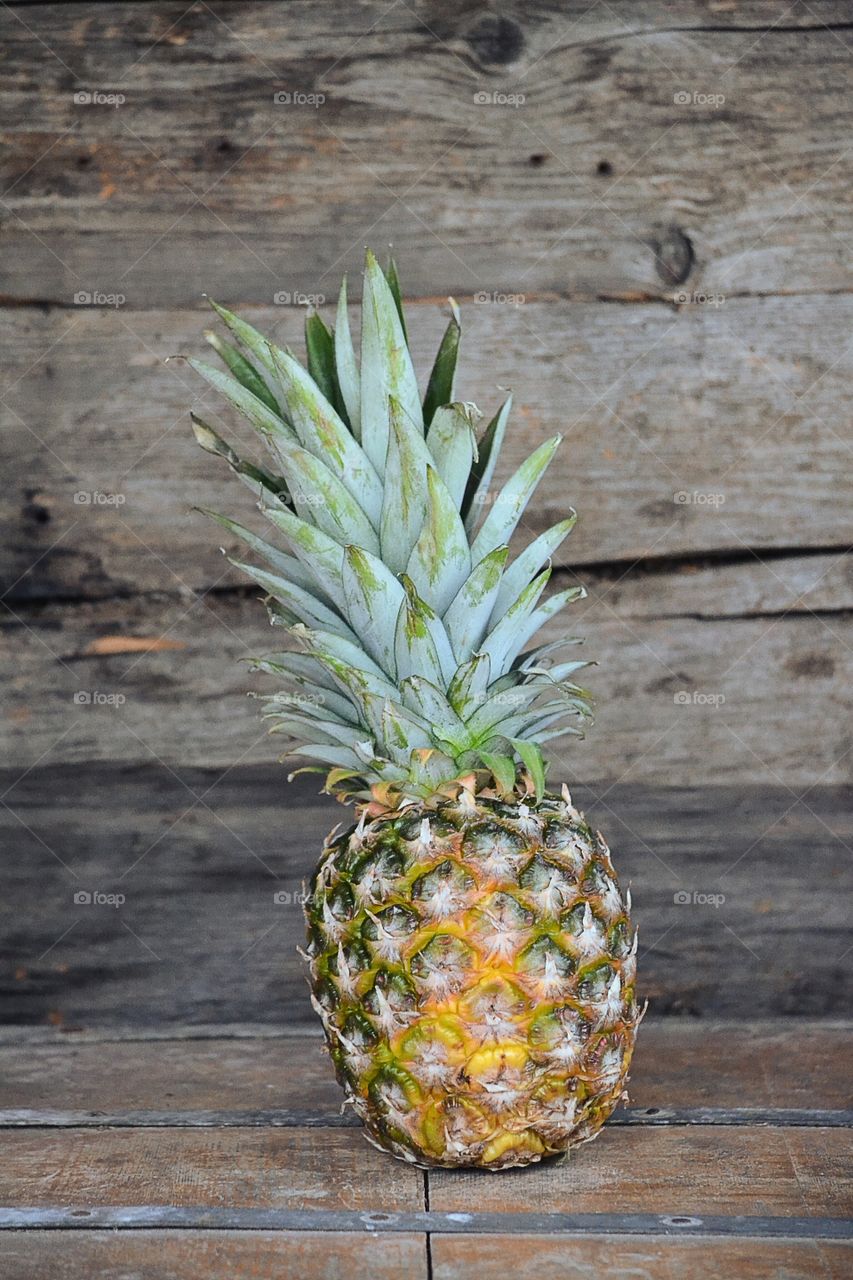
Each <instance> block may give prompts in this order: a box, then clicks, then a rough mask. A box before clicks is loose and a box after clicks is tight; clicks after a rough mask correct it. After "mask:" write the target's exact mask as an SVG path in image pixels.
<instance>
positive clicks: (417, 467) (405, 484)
mask: <svg viewBox="0 0 853 1280" xmlns="http://www.w3.org/2000/svg"><path fill="white" fill-rule="evenodd" d="M389 410H390V423H391V430H390V435H389V439H388V462H387V466H386V468H385V492H384V496H383V500H382V519H381V521H380V542H381V545H382V558H383V560H384V561H385V563H386V564H387V565H388V567H389V569H390V570H391V571H392V573H402V572H403V570H404V569H405V568H406V566H407V564H408V563H409V558H410V556H411V554H412V551H413V549H414V546H415V543H416V542H417V540H418V538H419V537H420V533H421V530H422V529H423V527H424V521H425V520H426V517H427V511H428V509H429V491H428V489H427V468H428V467H429V465H430V461H431V459H430V454H429V450H428V449H427V447H426V444H425V442H424V438H423V436H422V435H421V434H420V432H418V431H416V429H415V428H414V426H413V425H412V423H411V422H410V421H409V419H408V418H407V417H406V414H405V413H404V411H403V408H402V405H401V404H400V402H399V400H396V399H394V398H393V397H392V398H391V401H390V405H389Z"/></svg>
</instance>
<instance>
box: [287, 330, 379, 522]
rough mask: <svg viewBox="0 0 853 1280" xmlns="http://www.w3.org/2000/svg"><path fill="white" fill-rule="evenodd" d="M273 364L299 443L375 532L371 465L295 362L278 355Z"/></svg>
mask: <svg viewBox="0 0 853 1280" xmlns="http://www.w3.org/2000/svg"><path fill="white" fill-rule="evenodd" d="M273 363H274V365H275V369H276V374H277V375H278V379H279V382H280V384H281V388H282V392H283V394H284V399H285V403H286V404H287V411H288V413H289V415H290V418H291V421H292V422H293V429H294V431H295V432H296V434H297V435H298V437H299V442H300V444H301V445H302V446H303V448H305V449H307V450H308V451H309V452H310V453H313V454H314V456H315V457H316V458H319V459H320V461H321V462H323V463H325V465H326V466H327V467H328V468H329V470H330V471H331V472H332V473H333V474H334V475H335V476H336V477H337V478H338V480H340V482H341V483H342V484H343V486H344V487H345V488H346V489H347V490H348V491H349V493H350V494H351V496H352V497H353V498H354V500H355V501H356V502H357V503H358V505H359V506H360V507H361V509H362V510H363V511H364V513H365V515H366V516H367V518H368V520H369V521H370V523H371V524H372V525H373V527H374V529H377V530H378V528H379V517H380V514H381V512H382V482H381V480H380V479H379V476H378V475H377V474H376V471H375V469H374V467H373V465H372V463H371V462H370V460H369V459H368V457H367V456H366V454H365V453H364V452H363V450H362V449H361V447H360V445H359V444H358V443H357V442H356V441H355V440H354V439H353V438H352V435H351V434H350V432H349V431H348V430H347V427H346V426H345V424H344V423H343V422H342V421H341V419H340V418H339V417H338V415H337V413H336V412H335V410H334V408H333V407H332V405H331V404H330V403H329V401H328V400H327V399H326V397H325V396H324V395H323V394H322V393H321V391H320V390H319V388H318V387H317V386H316V385H315V383H314V382H313V381H312V379H311V378H310V377H309V376H308V374H307V373H306V372H305V370H304V369H303V368H302V366H301V365H300V364H299V362H298V360H294V358H293V356H290V355H287V353H286V352H280V353H278V354H274V356H273Z"/></svg>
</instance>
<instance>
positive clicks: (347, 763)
mask: <svg viewBox="0 0 853 1280" xmlns="http://www.w3.org/2000/svg"><path fill="white" fill-rule="evenodd" d="M285 754H286V755H289V756H308V757H309V758H310V759H312V760H322V761H323V763H324V764H332V765H337V766H338V767H339V768H341V769H352V770H353V771H354V772H356V773H358V774H361V773H363V772H364V761H363V760H361V759H360V758H359V756H357V755H356V754H355V752H354V751H351V750H350V749H349V748H348V747H333V746H329V745H328V744H327V743H320V742H317V743H311V744H308V743H306V744H304V745H303V744H300V745H299V746H298V747H291V748H289V749H288V750H287V751H286V753H285Z"/></svg>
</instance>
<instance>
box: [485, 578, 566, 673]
mask: <svg viewBox="0 0 853 1280" xmlns="http://www.w3.org/2000/svg"><path fill="white" fill-rule="evenodd" d="M550 576H551V570H550V569H544V570H543V571H542V573H540V574H539V576H538V577H537V578H534V579H533V581H532V582H530V583H528V584H527V586H526V587H525V588H524V590H523V591H522V593H521V595H520V596H519V597H518V599H517V600H516V601H514V603H513V604H512V605H511V606H510V607H509V609H507V611H506V613H505V614H504V616H503V617H502V618H501V620H500V621H499V622H498V624H497V625H496V626H495V627H494V628H493V629H492V630H491V631H490V632H489V634H488V635H487V636H486V639H485V640H484V641H483V643H482V645H481V646H480V652H482V653H487V654H488V655H489V657H490V658H491V662H492V676H493V678H494V679H497V678H498V677H499V676H501V675H503V673H504V671H505V670H506V668H507V667H508V666H509V665H510V661H511V659H510V658H509V655H510V654H511V653H512V656H513V657H514V656H515V653H517V652H518V648H520V647H521V645H518V648H516V642H517V640H518V635H519V631H520V629H521V628H523V627H524V626H525V624H526V623H527V622H528V620H529V618H530V617H531V615H532V614H533V612H534V610H535V609H536V605H537V602H538V600H539V597H540V596H541V595H542V592H543V591H544V590H545V588H546V586H547V585H548V579H549V578H550Z"/></svg>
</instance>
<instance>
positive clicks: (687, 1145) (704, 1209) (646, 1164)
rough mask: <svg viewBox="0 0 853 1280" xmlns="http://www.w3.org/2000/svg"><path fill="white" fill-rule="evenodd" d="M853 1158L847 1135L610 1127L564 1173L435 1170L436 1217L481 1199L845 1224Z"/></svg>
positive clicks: (553, 1169) (484, 1203)
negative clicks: (815, 1219)
mask: <svg viewBox="0 0 853 1280" xmlns="http://www.w3.org/2000/svg"><path fill="white" fill-rule="evenodd" d="M849 1152H850V1139H849V1134H847V1133H845V1132H844V1131H843V1130H829V1129H825V1130H805V1129H797V1130H795V1129H786V1130H784V1131H782V1130H774V1129H766V1130H764V1129H762V1130H760V1131H759V1130H748V1129H747V1130H743V1129H734V1128H732V1129H694V1128H687V1129H619V1130H616V1129H613V1128H611V1129H608V1128H605V1129H604V1130H603V1131H602V1133H601V1135H600V1137H599V1138H597V1139H596V1141H595V1142H594V1143H592V1144H591V1145H590V1146H588V1147H583V1148H580V1149H579V1150H578V1151H576V1152H574V1153H572V1155H570V1158H569V1160H568V1161H567V1162H565V1163H563V1164H553V1165H549V1166H547V1167H542V1166H537V1165H532V1166H529V1167H528V1168H527V1169H524V1170H520V1171H518V1173H516V1172H515V1171H511V1172H510V1174H509V1176H508V1177H505V1178H486V1177H485V1176H482V1175H481V1176H477V1174H476V1173H471V1172H465V1173H451V1172H448V1171H446V1170H436V1171H434V1172H433V1173H431V1174H430V1208H431V1209H433V1210H436V1211H439V1212H454V1213H455V1212H465V1211H466V1210H467V1209H470V1207H471V1203H472V1197H476V1205H477V1209H478V1211H480V1212H489V1211H491V1212H497V1213H513V1212H521V1211H525V1210H533V1209H537V1208H541V1207H542V1206H543V1205H545V1204H547V1206H548V1209H549V1211H551V1212H555V1213H559V1212H561V1211H562V1212H571V1213H585V1212H589V1213H594V1212H600V1211H602V1210H603V1208H604V1207H605V1205H613V1204H618V1205H619V1208H620V1211H621V1212H624V1213H635V1212H636V1213H640V1212H643V1211H645V1210H646V1209H651V1208H652V1207H654V1211H655V1212H666V1213H671V1214H683V1215H688V1216H689V1215H696V1216H699V1217H701V1216H702V1214H711V1213H715V1214H725V1215H738V1214H758V1215H760V1214H765V1213H766V1214H773V1215H777V1216H785V1215H787V1214H795V1215H805V1216H808V1215H810V1214H816V1215H818V1216H822V1215H823V1216H826V1217H843V1216H844V1214H845V1212H847V1211H848V1210H849V1208H850V1182H849V1176H850V1164H849ZM685 1170H689V1171H690V1173H689V1177H686V1176H685ZM845 1178H846V1179H847V1181H845Z"/></svg>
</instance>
